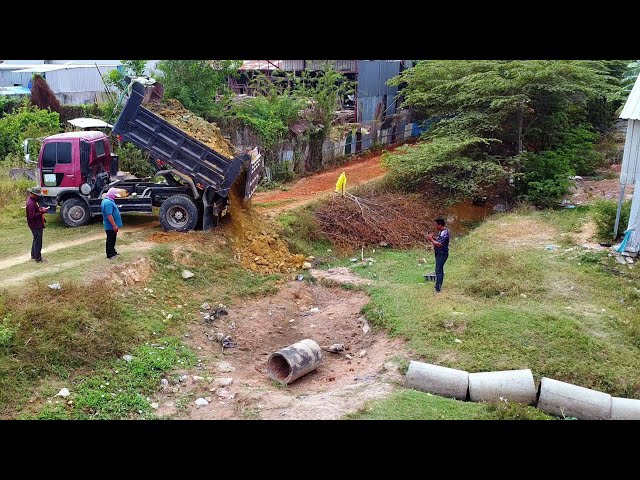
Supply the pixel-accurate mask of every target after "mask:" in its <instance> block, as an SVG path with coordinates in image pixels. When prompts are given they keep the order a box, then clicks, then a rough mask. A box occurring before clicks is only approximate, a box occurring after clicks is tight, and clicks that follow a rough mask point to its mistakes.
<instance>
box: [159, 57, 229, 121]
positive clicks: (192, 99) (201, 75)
mask: <svg viewBox="0 0 640 480" xmlns="http://www.w3.org/2000/svg"><path fill="white" fill-rule="evenodd" d="M241 65H242V61H241V60H163V61H161V62H159V63H158V70H159V72H158V73H156V76H157V78H158V80H159V81H161V82H162V83H163V85H164V96H165V97H166V98H175V99H176V100H179V101H180V103H182V104H183V105H184V106H185V107H186V108H187V109H189V110H191V111H192V112H193V113H195V114H196V115H200V116H201V117H221V116H223V114H224V112H225V110H226V107H227V106H228V104H229V99H230V97H231V91H230V89H229V86H228V83H227V79H228V77H229V76H230V75H237V74H238V68H239V67H240V66H241Z"/></svg>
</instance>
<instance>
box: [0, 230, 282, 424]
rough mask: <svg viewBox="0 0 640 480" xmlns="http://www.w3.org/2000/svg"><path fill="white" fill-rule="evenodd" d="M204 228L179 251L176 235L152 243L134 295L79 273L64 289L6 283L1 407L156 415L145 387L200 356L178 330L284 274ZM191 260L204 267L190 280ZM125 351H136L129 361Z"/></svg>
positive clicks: (195, 267) (78, 415) (34, 414)
mask: <svg viewBox="0 0 640 480" xmlns="http://www.w3.org/2000/svg"><path fill="white" fill-rule="evenodd" d="M196 236H198V238H197V239H196V241H194V242H193V243H192V244H190V245H184V244H183V245H180V250H179V253H175V252H172V247H173V246H174V245H171V244H162V245H159V246H157V247H156V248H155V249H153V250H151V251H150V252H149V255H150V257H151V263H152V265H153V273H152V275H151V277H150V278H149V280H148V281H147V283H146V284H145V286H144V287H142V286H140V285H136V286H134V287H133V288H132V289H130V290H129V291H127V292H125V293H124V294H122V293H121V292H120V291H117V290H115V289H113V288H112V287H111V286H110V285H109V284H85V283H82V282H74V281H72V280H71V279H70V278H69V275H68V272H66V273H65V274H66V275H67V276H66V277H65V278H67V280H66V282H65V283H64V285H63V289H62V290H60V291H52V290H50V289H48V288H46V286H45V284H44V282H43V280H42V279H37V280H34V281H33V282H32V283H31V284H30V285H29V286H27V287H26V288H25V289H23V290H16V289H12V290H7V291H4V292H0V416H3V417H5V418H15V417H20V418H75V419H84V418H101V419H108V418H153V411H152V410H151V409H150V407H149V405H148V402H147V401H146V398H145V395H148V394H149V393H151V392H152V391H154V390H155V389H157V388H158V384H159V379H160V377H161V375H162V373H163V372H165V371H167V370H169V369H171V368H173V367H174V366H177V364H182V366H187V365H190V364H193V362H194V359H195V356H194V354H193V353H192V352H189V351H187V350H186V349H185V348H184V346H183V345H182V344H181V342H180V341H179V339H178V338H176V337H175V336H176V335H179V334H180V333H181V332H182V329H183V325H184V322H186V321H190V320H191V319H192V318H193V317H194V315H196V312H197V311H198V307H199V305H201V304H202V302H203V301H208V302H210V303H212V304H217V303H220V302H222V303H225V304H226V305H232V304H233V302H234V301H237V299H238V298H241V297H244V296H248V295H253V296H255V295H261V294H266V293H270V292H273V289H274V285H275V283H276V281H278V279H279V278H280V276H278V275H272V276H263V275H256V274H253V273H251V272H248V271H246V270H244V269H242V268H240V267H239V266H238V265H237V264H236V262H235V261H234V260H233V254H232V252H231V251H230V249H229V248H228V247H225V246H222V245H220V244H217V243H215V242H214V241H212V239H211V237H210V236H207V234H202V233H199V234H196ZM200 236H201V237H202V238H200ZM183 268H188V269H189V270H191V271H192V272H193V273H194V274H195V276H194V277H193V278H192V279H190V280H189V281H185V280H183V279H182V276H181V271H182V269H183ZM71 277H72V276H71ZM169 314H171V315H172V317H169ZM168 317H169V318H168ZM160 347H164V348H160ZM124 353H131V354H132V355H133V356H134V360H133V361H132V362H131V363H126V362H124V361H123V360H122V359H120V357H121V356H122V355H123V354H124ZM61 387H67V388H69V390H70V391H71V392H72V394H71V396H70V397H69V398H67V399H66V400H64V401H62V399H60V397H54V395H55V393H56V392H57V391H58V390H59V389H60V388H61ZM29 396H31V398H32V399H33V400H34V403H33V404H29V403H26V400H27V398H28V397H29ZM47 398H48V399H49V400H50V402H49V401H48V400H45V401H44V402H43V399H47ZM69 401H71V403H67V402H69ZM25 405H26V407H25Z"/></svg>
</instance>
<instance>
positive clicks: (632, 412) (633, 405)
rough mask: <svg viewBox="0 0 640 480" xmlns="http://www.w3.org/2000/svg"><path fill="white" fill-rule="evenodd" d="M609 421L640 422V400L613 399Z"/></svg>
mask: <svg viewBox="0 0 640 480" xmlns="http://www.w3.org/2000/svg"><path fill="white" fill-rule="evenodd" d="M609 420H640V400H634V399H632V398H619V397H611V414H610V415H609Z"/></svg>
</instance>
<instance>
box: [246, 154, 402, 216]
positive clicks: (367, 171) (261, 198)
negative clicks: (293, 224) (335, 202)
mask: <svg viewBox="0 0 640 480" xmlns="http://www.w3.org/2000/svg"><path fill="white" fill-rule="evenodd" d="M391 150H392V149H389V151H391ZM381 158H382V154H377V155H373V156H371V157H366V158H363V159H360V160H356V161H354V162H353V163H349V164H347V165H342V166H340V167H337V168H333V169H331V170H327V171H325V172H322V173H318V174H316V175H312V176H310V177H305V178H301V179H300V180H298V181H296V182H294V183H292V184H291V185H290V186H289V188H288V190H286V191H282V190H274V191H269V192H260V193H258V194H256V195H254V196H253V204H254V205H255V206H256V207H258V208H259V211H261V212H269V214H270V215H275V214H278V213H280V212H283V211H286V210H289V209H291V208H295V207H298V206H300V205H304V204H305V203H309V202H311V201H312V200H315V199H317V198H318V197H320V196H323V195H330V194H331V193H332V192H333V191H334V190H335V187H336V182H337V181H338V177H339V176H340V174H341V173H342V172H345V175H346V177H347V188H350V187H353V186H355V185H360V184H363V183H366V182H370V181H371V180H375V179H378V178H381V177H382V176H384V174H385V173H386V170H385V169H384V167H383V166H382V165H381V163H380V160H381ZM265 204H266V205H265Z"/></svg>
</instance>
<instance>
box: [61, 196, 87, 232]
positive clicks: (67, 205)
mask: <svg viewBox="0 0 640 480" xmlns="http://www.w3.org/2000/svg"><path fill="white" fill-rule="evenodd" d="M60 215H61V216H62V222H63V223H64V224H65V225H66V226H67V227H81V226H83V225H86V224H88V223H89V221H90V220H91V211H90V210H89V205H87V202H85V201H84V200H83V199H81V198H70V199H68V200H65V201H64V202H63V203H62V209H61V210H60Z"/></svg>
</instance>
